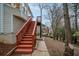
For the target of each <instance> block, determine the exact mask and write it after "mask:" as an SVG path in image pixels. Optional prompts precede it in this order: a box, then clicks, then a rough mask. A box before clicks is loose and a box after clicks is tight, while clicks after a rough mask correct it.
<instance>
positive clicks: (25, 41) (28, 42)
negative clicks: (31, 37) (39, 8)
mask: <svg viewBox="0 0 79 59" xmlns="http://www.w3.org/2000/svg"><path fill="white" fill-rule="evenodd" d="M20 43H32V41H21V42H20Z"/></svg>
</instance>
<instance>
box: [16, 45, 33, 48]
mask: <svg viewBox="0 0 79 59" xmlns="http://www.w3.org/2000/svg"><path fill="white" fill-rule="evenodd" d="M17 48H32V45H18V46H17Z"/></svg>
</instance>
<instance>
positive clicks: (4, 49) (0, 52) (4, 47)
mask: <svg viewBox="0 0 79 59" xmlns="http://www.w3.org/2000/svg"><path fill="white" fill-rule="evenodd" d="M14 47H15V44H4V43H0V56H4V55H6V54H7V53H8V52H9V51H10V50H11V49H12V48H14Z"/></svg>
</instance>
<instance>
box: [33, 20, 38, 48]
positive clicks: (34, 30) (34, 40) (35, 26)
mask: <svg viewBox="0 0 79 59" xmlns="http://www.w3.org/2000/svg"><path fill="white" fill-rule="evenodd" d="M36 28H37V21H36V22H35V24H34V28H33V32H32V38H33V45H34V46H33V47H35V45H36Z"/></svg>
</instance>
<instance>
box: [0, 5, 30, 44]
mask: <svg viewBox="0 0 79 59" xmlns="http://www.w3.org/2000/svg"><path fill="white" fill-rule="evenodd" d="M1 5H2V4H0V21H1V19H2V20H3V33H0V42H2V43H8V44H14V43H16V32H17V30H18V29H19V28H21V26H22V25H23V23H24V21H23V20H22V19H19V18H17V17H15V16H14V15H17V16H20V17H22V18H24V19H27V15H28V14H23V15H21V11H22V10H21V9H18V8H13V7H10V6H8V5H6V4H3V18H2V17H1ZM1 23H2V22H1ZM1 23H0V28H1Z"/></svg>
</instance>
